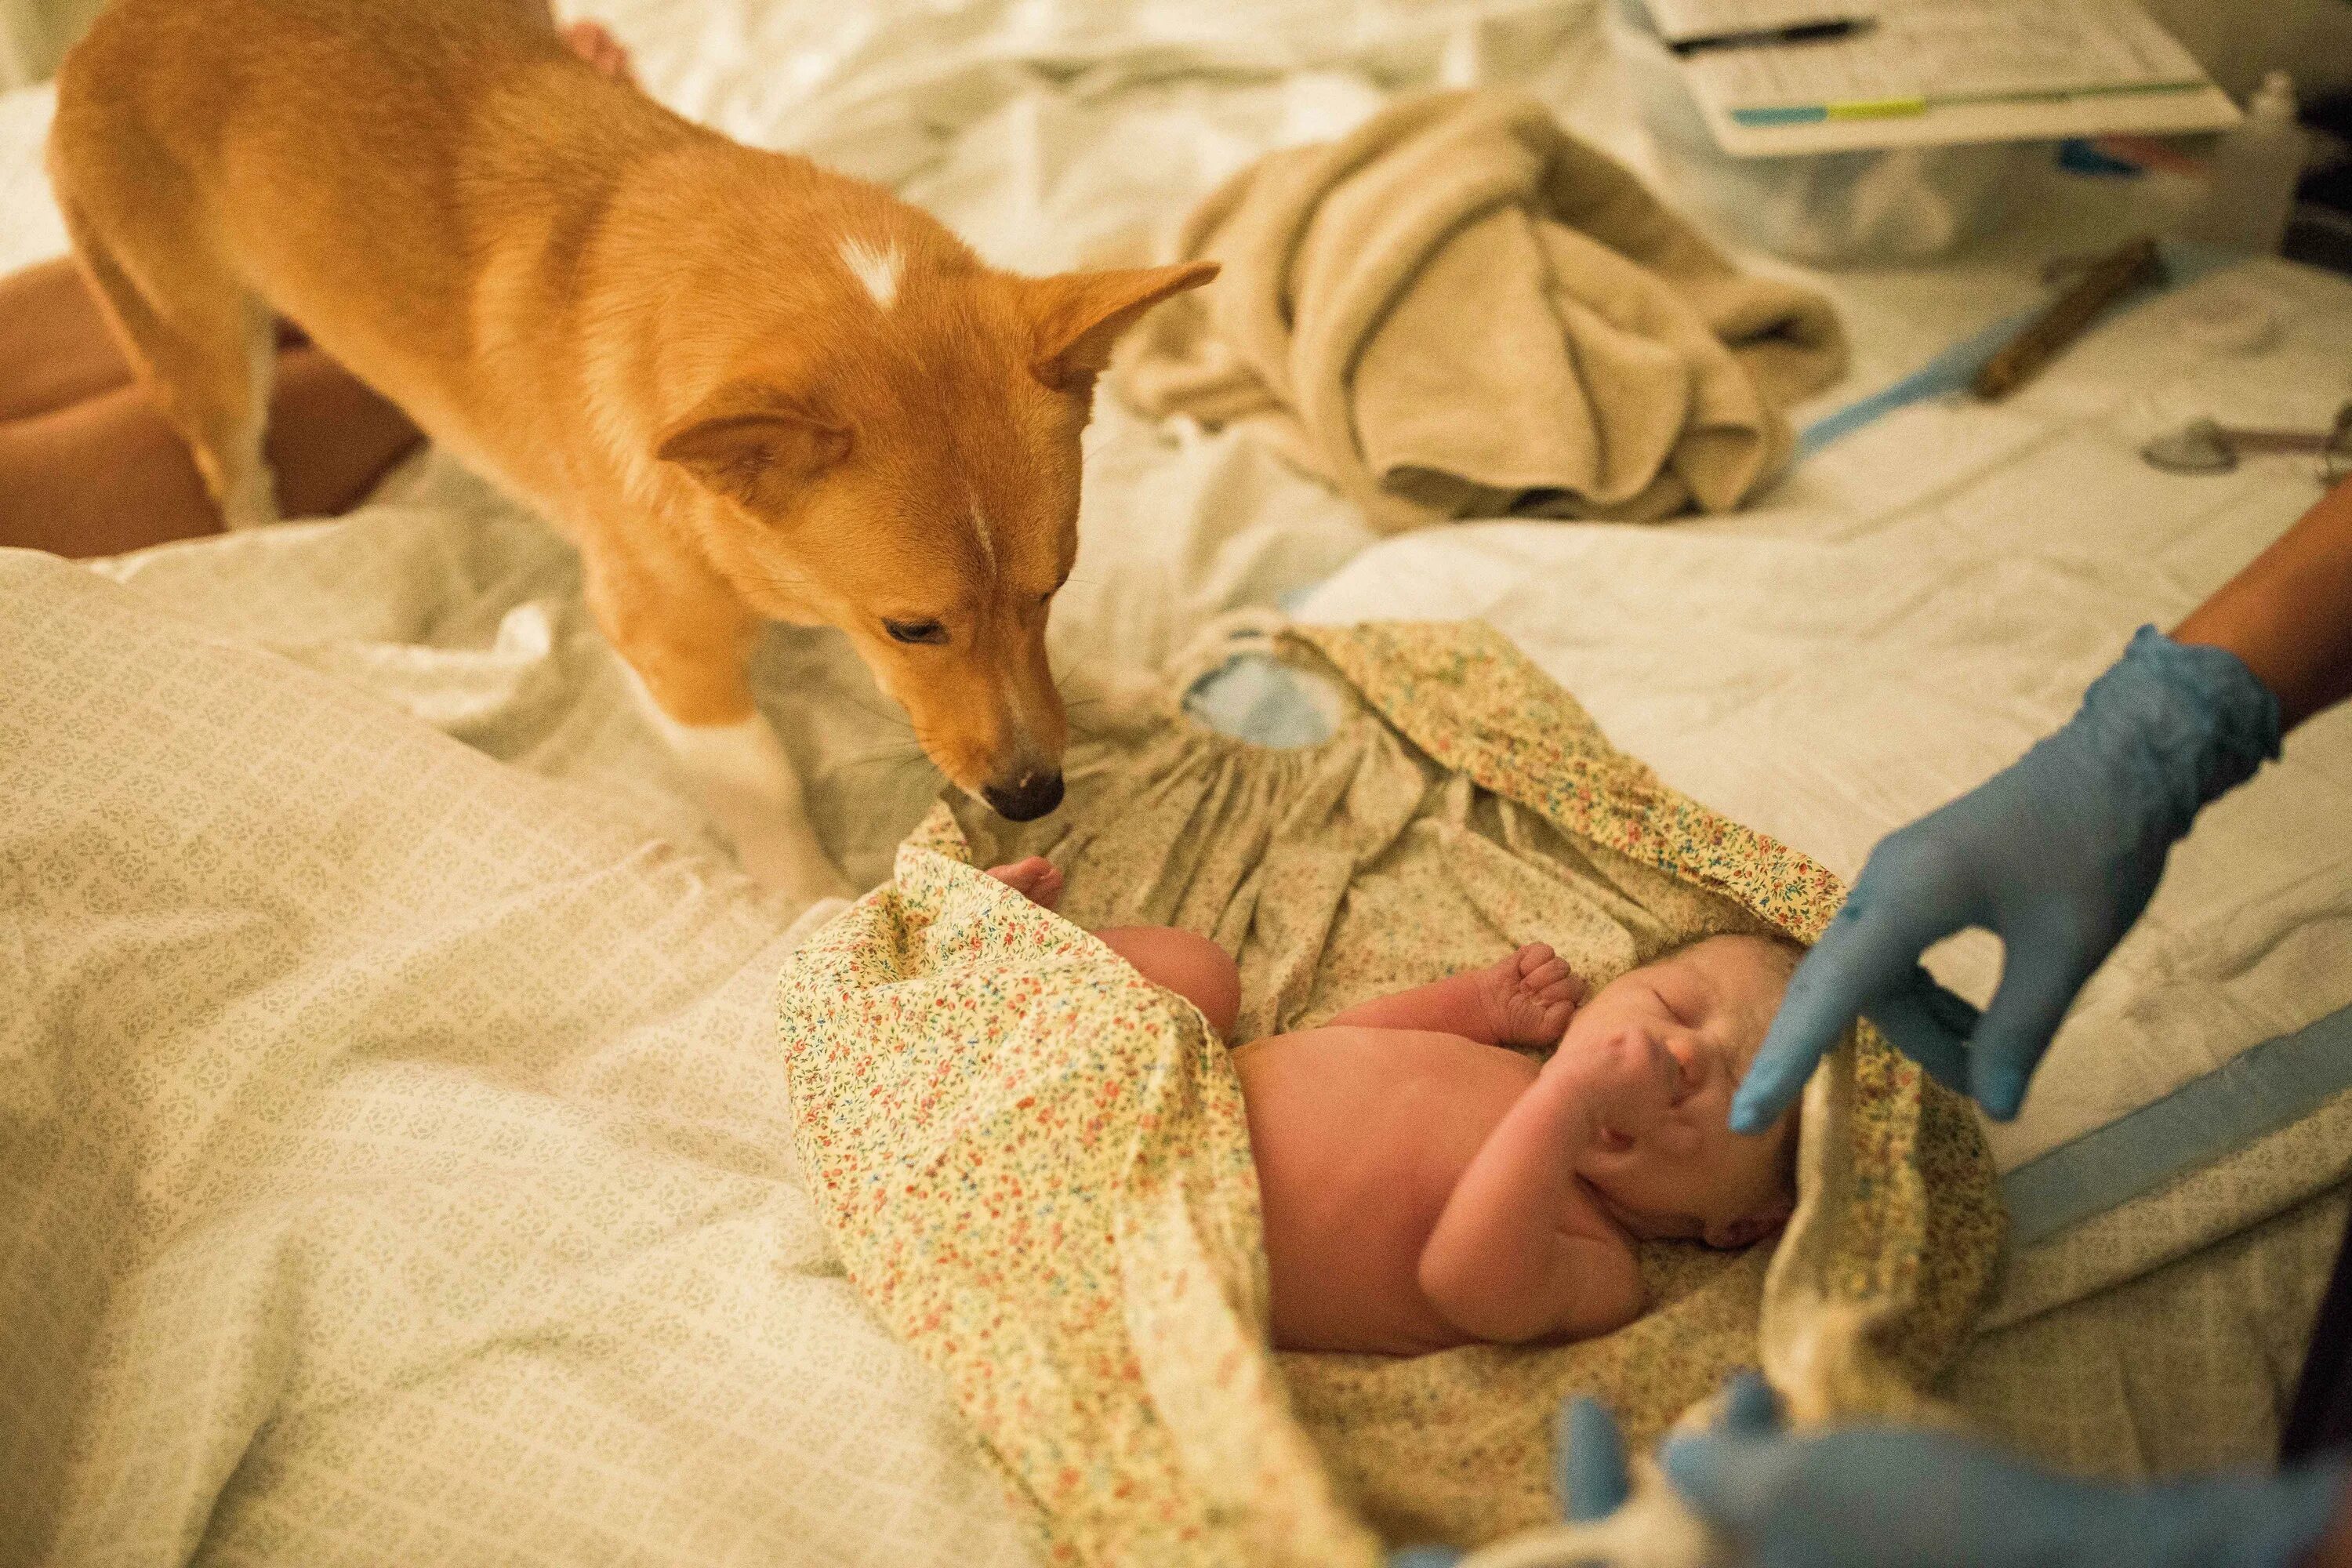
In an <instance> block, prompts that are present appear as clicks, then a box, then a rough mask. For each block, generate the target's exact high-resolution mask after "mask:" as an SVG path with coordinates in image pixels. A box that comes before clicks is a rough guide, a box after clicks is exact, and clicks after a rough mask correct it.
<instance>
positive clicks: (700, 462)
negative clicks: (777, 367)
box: [654, 383, 850, 510]
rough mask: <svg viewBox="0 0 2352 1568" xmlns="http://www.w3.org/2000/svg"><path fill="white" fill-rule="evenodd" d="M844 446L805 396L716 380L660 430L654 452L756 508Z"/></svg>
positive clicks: (829, 462)
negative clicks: (716, 388)
mask: <svg viewBox="0 0 2352 1568" xmlns="http://www.w3.org/2000/svg"><path fill="white" fill-rule="evenodd" d="M849 447H850V437H849V432H848V431H847V430H846V429H845V428H843V427H842V426H840V425H838V424H836V423H835V422H834V421H833V420H832V419H830V418H828V417H826V416H824V414H823V413H821V412H819V411H818V410H817V409H816V408H815V407H814V405H812V404H811V403H810V402H809V401H808V400H806V399H804V398H800V397H794V396H793V395H791V394H789V393H785V392H783V391H782V390H780V389H778V388H776V387H773V386H769V385H766V384H760V383H744V384H736V385H731V386H724V387H721V388H720V389H719V391H717V392H715V393H713V394H711V395H710V396H709V397H707V398H705V399H704V400H703V401H702V403H701V404H700V405H699V406H698V407H697V408H696V409H695V410H694V412H693V413H691V414H689V415H688V416H686V417H685V418H683V419H681V420H679V421H678V422H677V424H675V425H673V426H670V427H669V428H668V429H667V430H666V431H664V432H663V433H662V437H661V439H660V440H659V441H658V442H656V443H655V446H654V456H655V457H656V458H660V459H661V460H662V461H663V462H665V463H676V464H677V465H678V466H679V467H680V468H684V469H686V470H687V471H688V473H690V474H692V475H693V476H694V477H695V478H696V479H699V480H701V481H702V482H703V483H704V484H705V485H708V486H709V488H710V489H714V490H717V491H718V492H719V494H720V495H723V496H727V497H729V498H730V499H732V500H736V501H740V503H742V504H743V505H744V506H747V507H751V508H753V509H755V510H759V509H761V508H763V507H773V506H776V505H778V504H780V503H782V501H783V500H785V499H787V498H788V497H789V496H790V494H791V493H792V492H793V490H795V489H799V488H800V487H801V486H803V485H805V484H806V483H808V481H809V480H811V479H814V478H816V476H817V475H819V474H821V473H823V472H824V471H825V470H826V469H827V468H832V467H834V466H835V464H837V463H839V462H841V461H842V460H843V459H844V458H847V457H848V456H849Z"/></svg>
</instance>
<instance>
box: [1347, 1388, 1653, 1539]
mask: <svg viewBox="0 0 2352 1568" xmlns="http://www.w3.org/2000/svg"><path fill="white" fill-rule="evenodd" d="M1552 1465H1553V1469H1552V1485H1553V1487H1554V1488H1555V1489H1557V1490H1558V1491H1559V1506H1560V1509H1561V1510H1562V1511H1563V1512H1565V1513H1566V1514H1567V1515H1568V1517H1569V1520H1570V1522H1571V1523H1577V1524H1581V1523H1583V1522H1585V1521H1589V1520H1596V1519H1606V1518H1608V1517H1609V1516H1610V1515H1611V1514H1612V1513H1615V1512H1616V1511H1617V1509H1618V1506H1619V1505H1620V1504H1622V1502H1623V1501H1624V1500H1625V1494H1626V1492H1627V1491H1629V1490H1630V1489H1631V1486H1630V1484H1629V1483H1628V1482H1627V1480H1626V1479H1625V1445H1624V1444H1623V1442H1622V1441H1621V1440H1620V1439H1619V1437H1618V1436H1617V1423H1616V1422H1615V1421H1614V1420H1613V1419H1612V1418H1611V1416H1610V1415H1609V1412H1608V1411H1607V1410H1606V1409H1604V1408H1603V1407H1602V1406H1601V1405H1598V1404H1596V1403H1594V1402H1593V1401H1591V1400H1590V1399H1587V1398H1585V1397H1584V1396H1583V1395H1582V1394H1579V1395H1577V1396H1576V1397H1575V1398H1574V1399H1571V1400H1570V1401H1569V1402H1568V1403H1567V1404H1566V1405H1563V1406H1561V1408H1560V1414H1559V1439H1558V1444H1557V1447H1556V1448H1555V1450H1554V1454H1553V1458H1552ZM1460 1561H1462V1552H1461V1551H1460V1550H1459V1549H1458V1548H1455V1547H1452V1546H1408V1547H1405V1548H1403V1549H1402V1551H1397V1552H1390V1553H1389V1568H1454V1563H1459V1562H1460Z"/></svg>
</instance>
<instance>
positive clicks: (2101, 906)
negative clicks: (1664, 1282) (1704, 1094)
mask: <svg viewBox="0 0 2352 1568" xmlns="http://www.w3.org/2000/svg"><path fill="white" fill-rule="evenodd" d="M2278 747H2279V707H2278V699H2277V698H2275V697H2273V695H2272V694H2271V691H2270V689H2269V688H2268V687H2265V686H2264V685H2263V683H2262V682H2261V681H2260V680H2259V679H2256V678H2255V676H2254V673H2253V671H2252V670H2250V669H2248V668H2246V666H2245V664H2244V662H2243V661H2242V660H2241V659H2240V658H2238V657H2237V656H2236V655H2235V654H2232V653H2229V652H2227V651H2225V650H2223V649H2221V648H2217V647H2203V646H2201V645H2198V644H2182V643H2177V642H2174V641H2173V640H2172V639H2171V638H2170V637H2166V636H2164V635H2163V634H2162V633H2160V632H2158V630H2157V629H2156V628H2155V627H2153V626H2143V627H2141V628H2140V631H2139V635H2138V636H2137V637H2133V638H2132V641H2131V646H2130V647H2128V648H2127V649H2126V650H2125V652H2124V656H2123V658H2120V659H2118V660H2117V661H2116V665H2115V668H2112V669H2110V670H2108V671H2107V672H2106V673H2105V675H2102V676H2101V677H2099V679H2097V680H2095V681H2094V682H2092V684H2091V689H2090V690H2089V691H2087V692H2085V693H2084V696H2083V707H2082V710H2081V711H2080V712H2078V713H2076V714H2075V715H2074V718H2073V719H2071V720H2069V721H2067V722H2066V724H2065V725H2064V726H2063V728H2061V729H2059V730H2058V731H2055V732H2053V734H2051V735H2049V736H2047V737H2046V738H2044V739H2043V740H2042V742H2040V743H2039V744H2037V745H2036V746H2035V747H2034V748H2033V749H2032V751H2030V752H2026V753H2025V755H2024V756H2022V757H2020V758H2019V759H2018V760H2017V761H2016V762H2015V763H2011V764H2010V766H2009V767H2008V768H2006V769H2004V770H2003V771H2002V772H2000V773H1996V774H1994V775H1993V776H1992V777H1991V778H1990V779H1988V780H1987V781H1985V783H1983V784H1980V785H1979V786H1978V787H1977V788H1975V789H1973V790H1971V791H1969V793H1968V794H1967V795H1962V796H1961V797H1960V798H1959V799H1958V800H1956V801H1954V802H1952V803H1951V804H1950V805H1947V806H1945V807H1944V808H1943V809H1941V810H1940V811H1936V812H1932V813H1930V814H1929V815H1927V816H1923V817H1921V818H1920V819H1919V820H1918V821H1916V822H1915V823H1913V824H1912V825H1911V826H1908V827H1906V828H1904V829H1903V830H1902V831H1901V832H1899V833H1894V834H1890V835H1888V836H1887V837H1886V838H1885V839H1884V840H1882V841H1881V842H1880V844H1879V846H1878V847H1877V848H1875V849H1874V850H1872V851H1871V855H1870V859H1869V860H1868V862H1867V863H1865V864H1864V867H1863V868H1862V875H1861V876H1860V877H1859V878H1858V879H1855V881H1854V884H1853V894H1852V895H1851V896H1850V897H1848V898H1847V900H1846V901H1845V907H1844V908H1843V910H1839V911H1838V916H1837V919H1836V920H1834V921H1832V922H1831V923H1830V928H1829V930H1828V931H1826V932H1824V933H1823V934H1822V940H1821V942H1819V943H1818V944H1817V945H1815V947H1814V948H1813V951H1812V952H1811V953H1809V954H1807V955H1806V958H1805V961H1804V963H1801V964H1800V965H1798V967H1797V973H1796V975H1795V977H1794V978H1792V979H1791V980H1790V982H1789V993H1788V995H1787V996H1786V998H1784V999H1783V1000H1782V1002H1781V1004H1780V1016H1778V1017H1776V1018H1775V1019H1773V1021H1772V1028H1771V1032H1770V1033H1769V1035H1767V1036H1766V1037H1765V1039H1764V1045H1763V1048H1762V1049H1761V1050H1759V1052H1758V1053H1757V1055H1756V1061H1755V1063H1754V1065H1753V1066H1751V1067H1750V1068H1748V1077H1747V1079H1746V1080H1745V1081H1744V1082H1742V1083H1741V1085H1740V1087H1739V1093H1738V1096H1737V1097H1736V1098H1735V1099H1734V1100H1732V1105H1731V1125H1732V1127H1733V1128H1734V1130H1736V1131H1741V1132H1755V1131H1761V1130H1762V1129H1764V1128H1765V1127H1767V1126H1769V1125H1770V1124H1771V1122H1772V1121H1773V1119H1774V1118H1775V1117H1777V1116H1779V1115H1780V1112H1781V1111H1782V1110H1785V1109H1786V1108H1787V1106H1788V1104H1789V1102H1790V1100H1794V1099H1795V1098H1796V1097H1797V1094H1798V1092H1799V1091H1800V1090H1801V1089H1803V1087H1804V1083H1805V1079H1807V1078H1808V1077H1809V1076H1811V1073H1812V1070H1813V1064H1814V1063H1816V1062H1818V1061H1819V1060H1821V1058H1822V1053H1824V1052H1825V1051H1827V1050H1828V1049H1829V1048H1830V1047H1831V1046H1832V1045H1833V1044H1835V1043H1836V1041H1837V1037H1838V1036H1839V1035H1840V1034H1842V1033H1843V1032H1844V1029H1845V1026H1847V1025H1848V1024H1849V1023H1851V1022H1853V1017H1854V1015H1855V1014H1856V1013H1866V1014H1868V1015H1869V1016H1870V1020H1871V1022H1872V1023H1874V1024H1876V1025H1877V1026H1878V1027H1879V1028H1880V1030H1881V1031H1883V1032H1884V1033H1885V1036H1886V1037H1887V1038H1888V1039H1890V1040H1892V1041H1893V1042H1894V1043H1895V1045H1896V1046H1897V1047H1900V1048H1901V1049H1902V1050H1903V1051H1904V1053H1905V1054H1906V1055H1907V1056H1910V1057H1911V1058H1914V1059H1916V1061H1917V1062H1918V1063H1919V1065H1920V1066H1922V1067H1924V1068H1927V1070H1928V1071H1929V1072H1931V1073H1933V1074H1935V1076H1936V1077H1937V1078H1938V1079H1942V1080H1943V1081H1944V1082H1945V1083H1946V1084H1948V1085H1949V1086H1950V1087H1952V1088H1953V1089H1959V1090H1962V1091H1963V1092H1966V1093H1971V1094H1974V1095H1975V1096H1976V1098H1977V1100H1978V1101H1979V1103H1980V1104H1982V1105H1983V1106H1984V1108H1985V1109H1986V1110H1989V1111H1990V1112H1991V1113H1992V1114H1993V1115H1995V1116H1997V1117H2000V1118H2001V1119H2002V1120H2004V1121H2005V1120H2007V1119H2008V1118H2010V1117H2012V1116H2014V1115H2016V1114H2017V1108H2018V1105H2019V1104H2020V1103H2021V1101H2022V1100H2024V1099H2025V1082H2026V1079H2028V1078H2029V1077H2031V1076H2032V1072H2033V1069H2034V1068H2035V1066H2036V1065H2038V1064H2039V1063H2040V1061H2041V1060H2042V1052H2043V1051H2045V1050H2047V1049H2048V1048H2049V1046H2050V1037H2051V1036H2052V1035H2053V1034H2055V1033H2057V1030H2058V1025H2059V1022H2060V1020H2062V1019H2063V1017H2064V1016H2066V1009H2067V1008H2068V1007H2069V1006H2071V1005H2073V1004H2074V994H2075V993H2076V992H2078V991H2080V990H2081V989H2082V988H2083V983H2084V981H2086V980H2088V979H2089V978H2090V977H2091V972H2092V971H2093V970H2095V969H2096V968H2098V966H2099V965H2100V964H2101V963H2104V962H2105V959H2106V956H2107V954H2108V953H2109V952H2112V951H2114V948H2115V945H2116V942H2119V941H2121V940H2122V939H2123V934H2124V932H2125V931H2128V930H2130V929H2131V925H2132V922H2133V921H2137V919H2139V915H2140V911H2141V910H2144V909H2146V908H2147V900H2148V899H2149V897H2150V896H2151V895H2152V894H2154V893H2155V891H2156V884H2157V879H2158V878H2159V877H2161V876H2162V875H2163V874H2164V861H2165V857H2166V856H2167V855H2168V853H2169V852H2170V851H2171V847H2172V845H2173V842H2174V841H2175V840H2176V839H2178V838H2179V837H2181V836H2182V835H2183V834H2185V833H2187V832H2188V831H2189V823H2190V821H2191V820H2192V819H2193V818H2194V817H2195V816H2196V815H2197V813H2198V811H2199V809H2200V807H2202V806H2203V805H2205V803H2206V802H2208V801H2210V800H2211V799H2212V798H2213V797H2214V796H2215V795H2220V794H2221V793H2222V792H2223V791H2224V790H2227V789H2229V788H2231V786H2233V785H2235V784H2240V783H2242V782H2243V781H2244V780H2246V779H2247V778H2249V777H2251V776H2252V774H2253V772H2254V770H2255V769H2256V768H2258V767H2260V766H2262V764H2263V760H2264V759H2266V758H2270V757H2275V756H2276V755H2278ZM1969 926H1983V927H1986V928H1987V929H1989V930H1990V931H1992V932H1993V933H1994V934H1995V935H1997V936H1999V937H2000V941H2001V949H2002V955H2003V956H2002V960H2001V977H2000V989H1999V991H1998V992H1996V993H1995V994H1994V996H1993V999H1992V1005H1991V1006H1990V1007H1988V1008H1987V1009H1986V1010H1985V1012H1984V1014H1983V1016H1981V1017H1979V1016H1978V1014H1977V1011H1976V1009H1975V1008H1973V1007H1971V1006H1969V1004H1968V1003H1966V1002H1964V1001H1962V1000H1961V999H1960V998H1959V997H1958V996H1955V995H1953V994H1951V993H1950V992H1948V991H1947V990H1945V989H1944V988H1943V987H1942V986H1940V985H1938V984H1936V983H1935V982H1934V981H1933V980H1931V979H1929V978H1928V975H1927V971H1926V970H1925V969H1923V968H1921V967H1920V966H1919V955H1920V954H1921V953H1922V952H1926V951H1927V948H1928V947H1929V946H1930V945H1931V944H1933V943H1935V942H1939V941H1941V940H1942V939H1943V938H1945V937H1947V936H1949V935H1950V934H1951V933H1952V932H1954V931H1960V930H1962V929H1964V928H1966V927H1969Z"/></svg>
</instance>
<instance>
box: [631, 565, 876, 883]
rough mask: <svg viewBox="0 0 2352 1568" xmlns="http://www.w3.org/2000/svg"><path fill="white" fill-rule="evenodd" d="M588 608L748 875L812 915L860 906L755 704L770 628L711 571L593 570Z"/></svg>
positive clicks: (646, 567)
mask: <svg viewBox="0 0 2352 1568" xmlns="http://www.w3.org/2000/svg"><path fill="white" fill-rule="evenodd" d="M588 601H589V606H590V608H591V609H592V610H593V611H594V613H595V616H596V618H597V620H598V622H599V623H600V624H601V625H602V626H604V635H605V636H606V637H609V638H611V639H612V642H613V646H614V648H615V649H616V650H617V651H618V652H619V654H620V656H621V659H622V662H623V664H624V665H625V666H626V668H628V670H629V672H630V673H631V675H632V676H633V677H634V679H633V680H632V682H631V684H632V685H634V686H635V689H636V691H637V694H638V696H639V697H640V698H641V699H642V700H644V704H645V708H646V714H647V716H648V717H649V718H650V719H651V721H652V722H653V724H654V727H655V728H656V730H657V731H660V733H661V736H662V739H663V740H664V741H665V742H667V743H668V746H669V749H670V752H671V754H672V755H673V756H675V757H676V758H677V761H678V763H679V765H680V766H681V767H683V768H684V769H685V771H686V773H688V776H689V777H691V778H692V780H693V781H694V786H695V790H696V793H697V795H698V797H699V799H700V801H701V803H702V806H703V809H704V810H706V811H708V812H709V814H710V815H711V816H712V817H713V818H714V819H715V820H716V821H717V822H718V824H719V826H720V827H722V828H724V829H725V830H726V832H727V834H728V836H729V837H731V838H732V839H734V841H735V850H736V853H737V854H738V855H740V857H741V858H742V861H743V869H744V870H745V871H747V872H749V873H750V874H751V878H752V879H754V880H755V881H757V882H759V883H760V884H761V885H762V886H764V887H770V888H774V889H779V890H781V891H782V892H784V893H786V894H788V895H789V896H790V897H792V898H793V900H795V901H798V902H801V903H804V904H805V903H813V902H814V901H815V900H818V899H823V898H833V897H842V898H847V897H853V896H855V892H856V889H853V888H852V887H851V886H850V883H849V879H848V878H846V877H845V876H843V875H842V873H841V868H839V867H838V866H836V865H835V864H834V862H833V858H832V857H831V856H830V855H828V854H826V853H825V848H824V844H823V843H821V842H820V841H819V840H818V838H817V836H816V829H815V828H814V826H812V825H811V823H810V822H809V816H808V806H807V804H806V802H805V800H804V799H803V795H802V791H801V780H800V774H799V773H798V772H797V771H796V770H795V769H794V768H793V761H792V758H791V757H790V756H789V755H788V754H787V753H786V752H785V751H784V746H783V742H782V741H780V740H778V739H777V737H776V732H775V731H774V730H773V729H772V727H771V726H770V725H769V723H768V721H767V720H766V719H764V718H762V717H761V714H760V710H759V708H758V707H757V705H756V704H754V703H753V701H752V700H751V683H750V681H749V679H747V678H746V673H745V672H746V668H747V666H748V664H749V662H750V658H751V649H752V647H753V645H754V644H755V642H756V641H757V639H758V637H759V633H760V627H761V621H760V619H759V617H758V616H755V615H754V614H753V613H752V612H751V610H750V609H749V608H748V607H747V606H746V605H743V603H742V602H741V601H740V599H738V598H737V597H736V596H735V595H734V593H733V591H732V590H730V588H728V586H727V585H726V584H724V583H723V582H721V581H720V580H719V578H718V577H717V576H716V575H714V574H710V573H709V571H708V570H707V569H704V568H701V567H699V566H688V565H684V564H675V565H674V564H673V563H660V565H659V566H658V567H656V566H654V565H653V564H652V563H643V562H636V563H625V564H624V563H611V562H603V561H596V560H593V559H592V560H591V562H590V563H589V571H588Z"/></svg>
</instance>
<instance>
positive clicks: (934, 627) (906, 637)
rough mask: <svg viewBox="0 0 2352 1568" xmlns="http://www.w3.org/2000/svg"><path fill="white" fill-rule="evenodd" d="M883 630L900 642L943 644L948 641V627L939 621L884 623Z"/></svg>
mask: <svg viewBox="0 0 2352 1568" xmlns="http://www.w3.org/2000/svg"><path fill="white" fill-rule="evenodd" d="M882 629H883V630H884V631H886V632H888V633H889V634H890V635H891V636H892V637H896V638H897V639H898V641H900V642H911V643H943V642H945V641H947V640H948V629H947V627H945V626H941V625H940V623H939V622H937V621H884V622H883V623H882Z"/></svg>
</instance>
